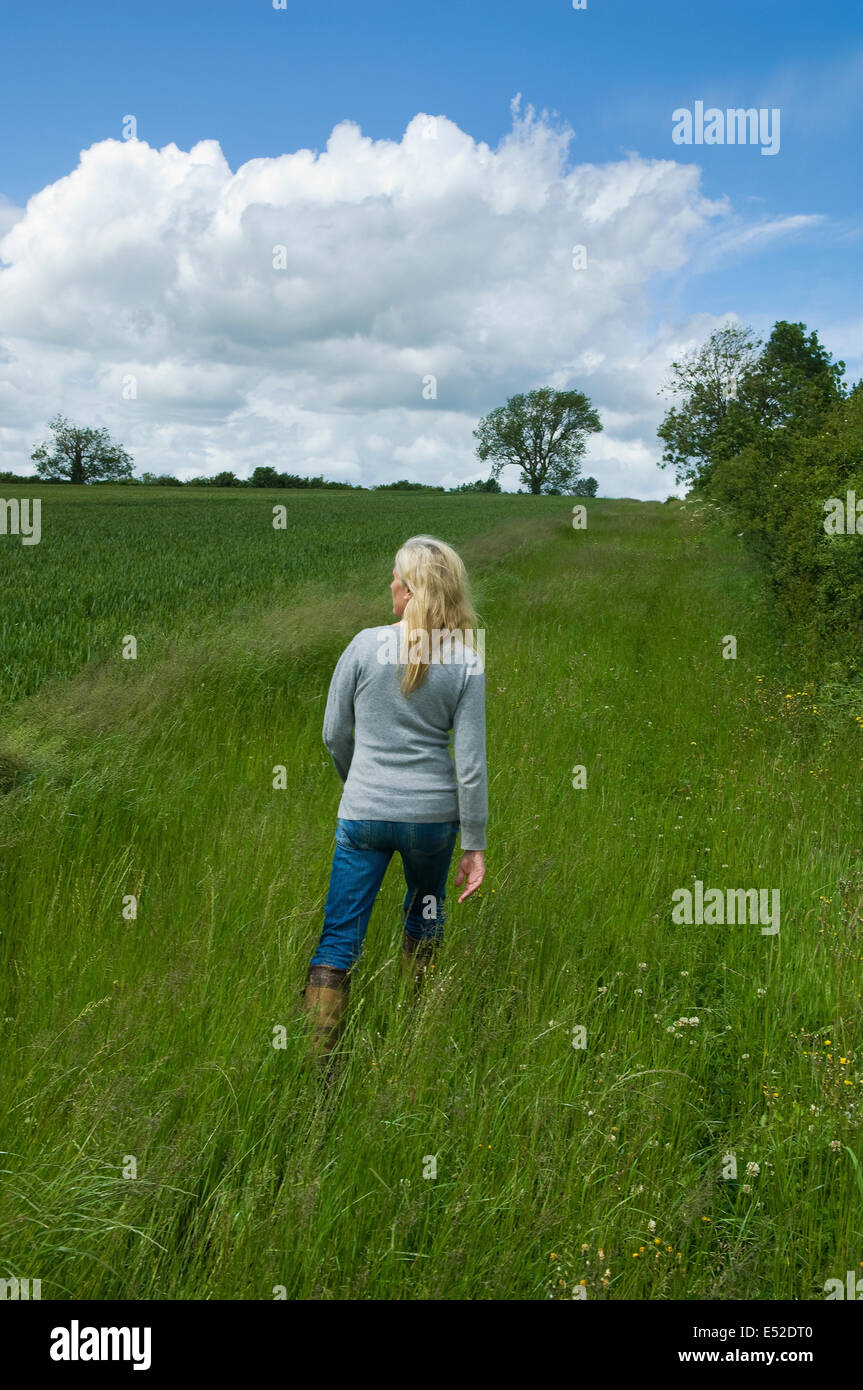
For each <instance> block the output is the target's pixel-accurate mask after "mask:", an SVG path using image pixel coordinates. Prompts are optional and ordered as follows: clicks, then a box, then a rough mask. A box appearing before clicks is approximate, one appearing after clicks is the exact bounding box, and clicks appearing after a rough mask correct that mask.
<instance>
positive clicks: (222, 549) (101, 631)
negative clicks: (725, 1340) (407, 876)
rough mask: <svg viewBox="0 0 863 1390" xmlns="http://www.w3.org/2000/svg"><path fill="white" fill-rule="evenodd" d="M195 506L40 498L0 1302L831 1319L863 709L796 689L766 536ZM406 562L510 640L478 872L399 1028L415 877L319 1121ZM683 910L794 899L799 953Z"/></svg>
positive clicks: (1, 753) (16, 822)
mask: <svg viewBox="0 0 863 1390" xmlns="http://www.w3.org/2000/svg"><path fill="white" fill-rule="evenodd" d="M177 491H178V490H172V489H166V490H161V489H158V488H146V489H145V488H141V489H132V488H129V487H99V488H74V487H70V486H66V487H59V486H58V487H54V488H47V487H46V488H43V489H42V490H41V493H40V494H39V495H40V496H41V497H42V498H43V506H42V540H41V543H40V544H39V545H34V546H29V547H28V546H23V545H21V544H20V541H19V539H18V537H15V536H3V537H2V538H0V594H2V607H0V644H2V673H0V845H2V850H0V855H2V864H0V919H2V920H0V930H2V936H0V962H2V964H0V971H2V992H3V1000H2V1008H0V1015H2V1019H0V1022H2V1032H0V1040H2V1041H0V1048H2V1056H0V1115H2V1121H0V1124H2V1134H0V1149H2V1154H0V1169H2V1174H0V1178H2V1187H0V1277H6V1278H10V1277H17V1278H20V1279H23V1278H28V1279H40V1280H41V1281H42V1297H43V1299H62V1298H74V1299H101V1298H113V1299H273V1298H278V1297H287V1298H288V1299H321V1300H329V1299H407V1300H417V1299H438V1300H439V1299H495V1300H498V1299H548V1298H556V1299H572V1298H573V1297H581V1296H584V1294H586V1297H587V1298H588V1299H604V1300H616V1299H644V1300H650V1299H653V1300H659V1299H662V1300H680V1299H699V1300H700V1299H750V1298H768V1299H802V1300H816V1299H823V1298H824V1296H825V1294H824V1286H825V1283H826V1281H827V1280H829V1279H840V1280H842V1281H844V1280H845V1277H846V1271H847V1270H855V1271H857V1272H858V1273H863V1172H861V1162H863V1136H861V1132H860V1113H861V1107H863V1052H861V991H863V983H861V978H863V976H861V960H863V918H861V897H863V855H861V834H860V827H861V804H860V788H861V783H863V778H861V739H863V732H861V724H863V716H861V711H860V710H859V709H857V710H854V709H853V708H852V707H849V706H848V705H847V703H846V704H843V703H842V702H841V701H840V702H836V703H830V702H819V700H818V699H817V698H816V697H815V695H814V694H813V691H812V689H811V688H810V687H809V686H807V684H806V682H805V681H804V680H803V679H802V678H801V677H800V675H799V674H797V673H795V671H794V669H793V663H791V666H790V667H789V658H788V657H787V655H786V656H783V655H782V653H783V652H786V651H787V647H786V646H782V645H780V643H779V640H778V638H777V636H776V634H775V632H774V629H773V621H772V617H771V613H772V609H771V604H770V601H769V597H768V595H767V594H766V591H765V587H764V582H763V580H762V577H761V575H760V573H759V570H758V568H757V566H756V564H755V563H754V562H753V561H752V560H751V559H749V558H747V556H746V555H745V554H744V552H743V550H742V542H741V541H740V540H739V539H738V538H737V537H736V536H735V535H734V534H733V533H731V532H729V531H728V530H727V529H724V528H723V526H722V525H721V524H718V523H717V522H716V521H715V520H711V516H712V513H711V512H710V511H709V509H706V508H699V507H697V506H695V505H693V504H691V503H688V502H687V503H679V502H674V501H672V502H669V503H666V504H660V503H644V502H635V501H626V500H623V501H603V500H601V499H600V500H591V501H588V502H587V503H586V506H587V525H586V528H585V529H583V530H579V529H574V528H573V526H572V516H571V509H572V499H567V498H559V497H542V498H537V497H529V496H517V495H501V496H493V495H478V496H475V497H471V496H469V495H465V496H447V495H427V496H424V495H422V494H414V495H411V494H403V495H394V494H393V493H389V494H387V495H381V494H378V495H375V494H374V493H370V494H354V495H351V494H333V493H331V492H330V493H324V492H297V491H291V492H288V493H285V492H279V493H270V492H265V491H258V490H254V489H250V490H248V491H246V492H237V491H236V490H223V491H218V490H217V491H208V490H206V489H201V490H200V491H196V490H191V489H190V490H188V491H184V492H183V493H182V494H181V495H180V496H178V495H177ZM5 494H7V495H9V496H12V495H21V496H30V495H32V488H31V489H30V490H29V491H28V489H27V488H26V487H25V488H11V487H9V486H6V487H5ZM277 504H285V505H286V506H287V509H288V519H287V527H286V529H283V530H276V529H274V528H273V525H272V508H273V506H274V505H277ZM418 532H429V533H431V534H434V535H439V536H441V537H443V538H444V539H445V540H447V541H449V542H450V543H451V544H453V545H455V546H456V547H457V548H458V549H459V550H460V552H461V553H462V555H463V557H464V559H465V562H466V564H467V566H468V571H469V574H470V576H471V580H472V586H473V593H474V599H475V603H476V606H477V609H478V611H479V613H480V618H481V623H482V626H483V627H484V628H485V629H486V634H487V635H486V668H487V692H488V698H487V711H488V757H489V797H490V822H489V834H488V845H489V848H488V852H487V863H488V874H487V877H486V880H485V883H484V885H483V888H482V890H481V891H480V893H479V894H478V895H476V896H475V897H474V898H472V899H470V900H468V901H467V902H465V903H463V904H462V905H461V906H458V905H457V903H456V902H455V898H456V896H457V895H456V893H455V892H454V891H453V886H452V880H451V881H450V893H449V896H448V921H447V939H446V943H445V945H444V947H443V950H442V951H441V953H440V955H439V957H438V961H437V966H436V969H435V971H434V974H433V977H432V979H431V980H430V981H429V983H428V986H427V988H426V990H425V992H424V994H423V995H422V997H421V999H420V1000H419V1002H418V1003H417V1004H416V1005H414V1003H413V1001H412V998H411V996H410V994H409V992H408V990H407V988H406V987H405V985H403V984H402V982H401V978H400V969H399V956H400V948H401V916H400V906H401V898H402V893H403V885H402V879H401V866H400V862H399V860H398V858H397V857H396V858H395V859H394V860H393V863H392V865H391V867H390V869H389V871H388V873H387V877H386V879H385V882H384V887H383V889H382V892H381V895H380V898H379V900H378V903H377V905H376V907H375V910H374V913H373V916H372V921H371V925H370V928H369V934H368V938H367V944H366V950H365V953H364V956H363V958H362V961H361V964H360V967H359V970H358V972H357V975H356V978H355V982H354V987H353V991H352V996H351V1006H350V1014H349V1025H348V1028H347V1030H346V1033H345V1035H344V1038H343V1040H342V1042H341V1044H340V1048H339V1069H338V1072H337V1075H336V1079H335V1081H334V1084H333V1085H332V1087H331V1088H330V1090H329V1092H327V1091H325V1090H324V1089H323V1088H322V1087H321V1084H320V1082H319V1080H318V1079H317V1078H316V1077H315V1076H314V1075H313V1074H309V1073H307V1072H305V1071H303V1070H302V1062H303V1057H304V1054H305V1050H306V1033H305V1026H304V1020H303V1013H302V998H301V990H302V986H303V983H304V980H305V972H306V968H307V964H308V960H309V957H310V955H311V953H312V950H313V948H314V946H315V944H316V942H317V938H318V934H319V931H320V927H321V923H322V909H323V903H324V898H325V895H326V891H327V884H328V876H329V868H330V860H331V854H332V849H333V832H334V828H335V817H336V809H337V806H338V802H339V796H340V791H341V784H340V782H339V779H338V777H337V775H336V773H335V771H334V769H333V767H332V764H331V762H330V759H329V756H328V755H327V753H326V750H325V749H324V747H323V744H322V742H321V723H322V718H323V710H324V703H325V699H326V694H327V686H328V683H329V679H330V676H331V674H332V670H333V667H334V665H335V662H336V660H337V658H338V656H339V654H340V652H341V650H342V649H343V647H344V646H345V645H346V643H347V642H348V641H349V639H350V638H351V636H352V635H353V634H354V632H356V631H357V630H358V629H359V628H361V627H364V626H369V625H371V624H375V623H381V622H391V621H392V612H391V605H390V596H389V587H388V586H389V582H390V579H391V576H392V563H393V557H394V554H395V551H396V549H397V548H398V546H399V545H400V543H401V542H402V541H403V540H405V539H406V538H407V537H408V536H410V535H412V534H415V533H418ZM129 635H132V636H134V637H135V638H136V639H137V649H138V655H137V659H136V660H124V659H123V657H122V650H123V641H124V638H125V637H127V636H129ZM728 635H733V636H735V637H736V640H737V658H736V659H724V658H723V655H722V653H723V639H724V638H725V637H727V636H728ZM279 765H284V766H285V767H286V769H287V788H286V789H284V790H275V789H274V786H273V780H274V768H276V767H277V766H279ZM576 767H583V768H584V769H585V770H586V786H585V787H580V786H579V787H576V786H574V785H573V782H574V781H576V782H577V781H579V780H581V779H579V778H578V777H577V776H576V775H574V771H573V769H574V768H576ZM696 880H700V881H702V882H703V884H704V885H705V891H706V889H707V888H708V887H720V888H722V889H723V890H725V889H728V888H765V889H779V890H780V892H781V929H780V931H779V933H778V934H776V935H766V934H764V933H762V931H761V929H760V927H759V926H758V925H757V924H751V923H749V924H743V925H730V926H719V925H703V924H698V923H693V924H691V925H685V924H682V925H677V924H676V923H675V922H674V921H673V920H672V910H673V902H672V894H673V893H674V892H675V890H678V889H680V888H686V887H689V888H691V887H692V886H693V883H694V882H695V881H696ZM130 897H134V898H135V899H137V915H136V916H135V917H130V915H129V912H130V908H129V906H128V904H129V899H130ZM681 1020H685V1021H681ZM581 1029H583V1030H584V1032H583V1033H580V1032H579V1031H578V1030H581ZM580 1040H581V1041H584V1043H585V1045H584V1046H577V1045H574V1044H576V1043H578V1042H579V1041H580ZM279 1043H283V1045H274V1044H279ZM735 1172H736V1176H734V1173H735ZM582 1291H584V1293H582Z"/></svg>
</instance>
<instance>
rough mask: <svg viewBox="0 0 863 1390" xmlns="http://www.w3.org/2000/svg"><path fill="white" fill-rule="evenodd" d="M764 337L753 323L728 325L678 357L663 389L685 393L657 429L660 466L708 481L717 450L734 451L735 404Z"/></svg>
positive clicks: (683, 478)
mask: <svg viewBox="0 0 863 1390" xmlns="http://www.w3.org/2000/svg"><path fill="white" fill-rule="evenodd" d="M760 346H761V339H760V338H756V336H755V334H754V333H753V332H752V329H751V328H744V327H742V326H739V325H737V324H728V325H726V327H725V328H719V329H717V330H716V332H715V333H712V334H711V335H710V338H709V339H708V341H707V342H706V343H705V344H704V346H703V347H701V348H697V349H696V350H694V351H693V352H690V353H687V355H686V356H685V357H683V358H681V359H680V360H679V361H676V362H672V364H671V368H670V372H669V376H668V378H667V379H666V381H665V382H664V383H663V385H662V386H661V387H660V388H659V389H660V394H663V393H665V394H669V395H672V396H680V397H682V404H681V406H680V408H678V407H677V406H672V407H671V408H670V409H669V410H668V411H667V413H666V415H665V418H664V420H663V421H662V424H661V425H660V426H659V429H658V430H657V431H656V433H657V434H658V435H659V438H660V439H661V440H663V442H664V443H665V451H664V453H663V455H662V462H661V463H660V465H659V466H660V468H667V467H669V465H670V466H672V467H673V468H674V478H675V482H677V483H690V484H695V483H699V484H700V483H704V482H706V481H707V479H708V478H709V476H710V473H711V471H712V468H713V463H714V459H715V457H716V455H717V451H720V450H723V446H724V451H725V452H726V453H728V454H729V455H730V454H733V453H735V452H736V448H737V447H738V446H739V442H740V441H737V440H736V439H734V438H732V437H731V436H732V431H731V430H730V429H728V417H729V409H730V406H731V403H732V401H734V399H735V398H736V396H737V394H738V392H739V390H740V387H741V383H742V382H743V379H744V377H745V375H746V373H747V372H748V371H750V370H751V369H752V368H753V367H754V366H755V364H756V362H757V360H758V349H759V347H760Z"/></svg>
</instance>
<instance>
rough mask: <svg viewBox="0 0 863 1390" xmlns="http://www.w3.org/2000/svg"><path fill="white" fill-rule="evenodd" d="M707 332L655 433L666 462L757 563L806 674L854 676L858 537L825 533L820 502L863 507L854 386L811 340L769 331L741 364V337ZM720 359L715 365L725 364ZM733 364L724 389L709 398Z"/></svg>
mask: <svg viewBox="0 0 863 1390" xmlns="http://www.w3.org/2000/svg"><path fill="white" fill-rule="evenodd" d="M729 332H730V331H729V330H722V333H720V334H714V335H713V338H711V340H710V343H708V345H707V346H706V347H705V348H704V349H702V350H701V352H700V353H698V354H695V356H694V357H693V358H692V359H690V363H689V366H688V369H687V370H688V375H686V376H683V375H682V374H681V372H680V369H679V365H678V364H675V367H676V368H678V371H677V377H676V380H677V384H678V388H679V389H680V390H681V391H682V392H683V393H684V403H683V406H682V407H681V409H680V410H678V411H674V410H672V411H670V412H669V414H668V415H667V416H666V419H665V421H664V422H663V425H662V426H661V427H660V430H659V434H660V437H662V438H663V439H665V440H666V443H667V446H668V448H667V451H666V456H665V461H666V463H670V462H674V463H675V466H676V468H677V476H678V481H680V480H681V478H686V479H687V480H688V481H690V482H691V483H692V484H693V485H694V490H695V491H696V492H697V493H698V494H699V495H701V496H704V497H708V498H711V499H713V500H714V501H716V502H718V503H720V504H721V505H722V507H723V509H724V511H725V514H726V515H727V517H728V518H729V520H730V522H731V524H732V525H733V526H734V527H735V528H738V527H739V528H741V535H742V536H743V537H745V539H746V541H747V543H748V545H749V546H750V548H751V549H752V550H753V551H754V553H755V554H757V555H758V557H759V559H760V560H761V562H762V564H763V566H764V569H765V574H766V576H767V579H768V583H769V585H770V589H771V592H772V595H773V598H774V601H775V605H776V612H777V616H778V619H779V621H780V624H781V626H782V629H783V632H784V634H785V640H786V641H787V643H788V644H789V650H793V651H794V652H796V654H797V657H798V659H799V661H800V662H801V664H802V668H803V669H805V670H806V671H808V672H809V673H810V675H812V676H814V673H815V672H817V671H820V672H821V673H822V675H823V676H825V677H826V675H827V674H828V672H829V673H830V674H832V675H834V676H835V675H836V674H840V675H841V676H843V677H844V678H851V677H854V676H856V675H857V674H858V673H863V536H861V535H860V534H859V533H855V534H846V535H841V536H831V535H828V534H827V532H826V531H825V528H824V521H825V504H826V503H827V501H828V499H829V498H831V497H836V498H841V499H843V500H844V499H845V495H846V492H847V491H849V490H851V491H854V492H856V494H857V496H858V497H863V388H861V387H860V386H858V387H857V388H856V389H855V390H853V391H851V392H850V393H849V392H848V390H847V388H846V386H845V383H844V381H843V374H844V370H845V364H844V363H843V362H833V360H832V357H831V355H830V354H829V352H827V350H826V349H825V348H824V347H822V345H821V343H820V342H819V340H818V335H817V333H815V332H812V333H807V331H806V326H805V325H804V324H802V323H788V322H785V321H780V322H778V323H777V324H776V325H775V326H774V329H773V332H772V333H771V335H770V338H769V340H768V342H767V344H766V346H765V347H764V349H763V351H762V352H761V353H760V355H758V356H757V357H753V356H752V355H751V343H752V338H751V334H750V333H749V330H734V332H733V334H731V336H729ZM723 353H724V355H723ZM720 362H721V364H722V367H723V369H724V368H727V367H728V366H729V364H730V363H731V364H736V365H735V375H734V384H733V387H732V389H731V390H730V391H725V392H724V393H723V392H722V391H720V389H719V382H720V371H719V368H718V367H717V363H720Z"/></svg>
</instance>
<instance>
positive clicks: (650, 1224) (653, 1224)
mask: <svg viewBox="0 0 863 1390" xmlns="http://www.w3.org/2000/svg"><path fill="white" fill-rule="evenodd" d="M647 1229H648V1231H649V1232H650V1234H651V1235H653V1232H654V1231H655V1230H656V1222H655V1221H653V1220H650V1221H648V1223H647Z"/></svg>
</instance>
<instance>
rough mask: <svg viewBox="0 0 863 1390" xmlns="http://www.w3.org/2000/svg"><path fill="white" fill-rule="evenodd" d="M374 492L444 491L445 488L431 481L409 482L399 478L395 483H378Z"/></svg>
mask: <svg viewBox="0 0 863 1390" xmlns="http://www.w3.org/2000/svg"><path fill="white" fill-rule="evenodd" d="M374 491H375V492H445V491H446V488H444V487H441V486H439V485H437V484H432V483H411V482H409V481H408V479H407V478H400V479H399V480H398V482H397V483H378V485H377V487H376V488H375V489H374Z"/></svg>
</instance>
